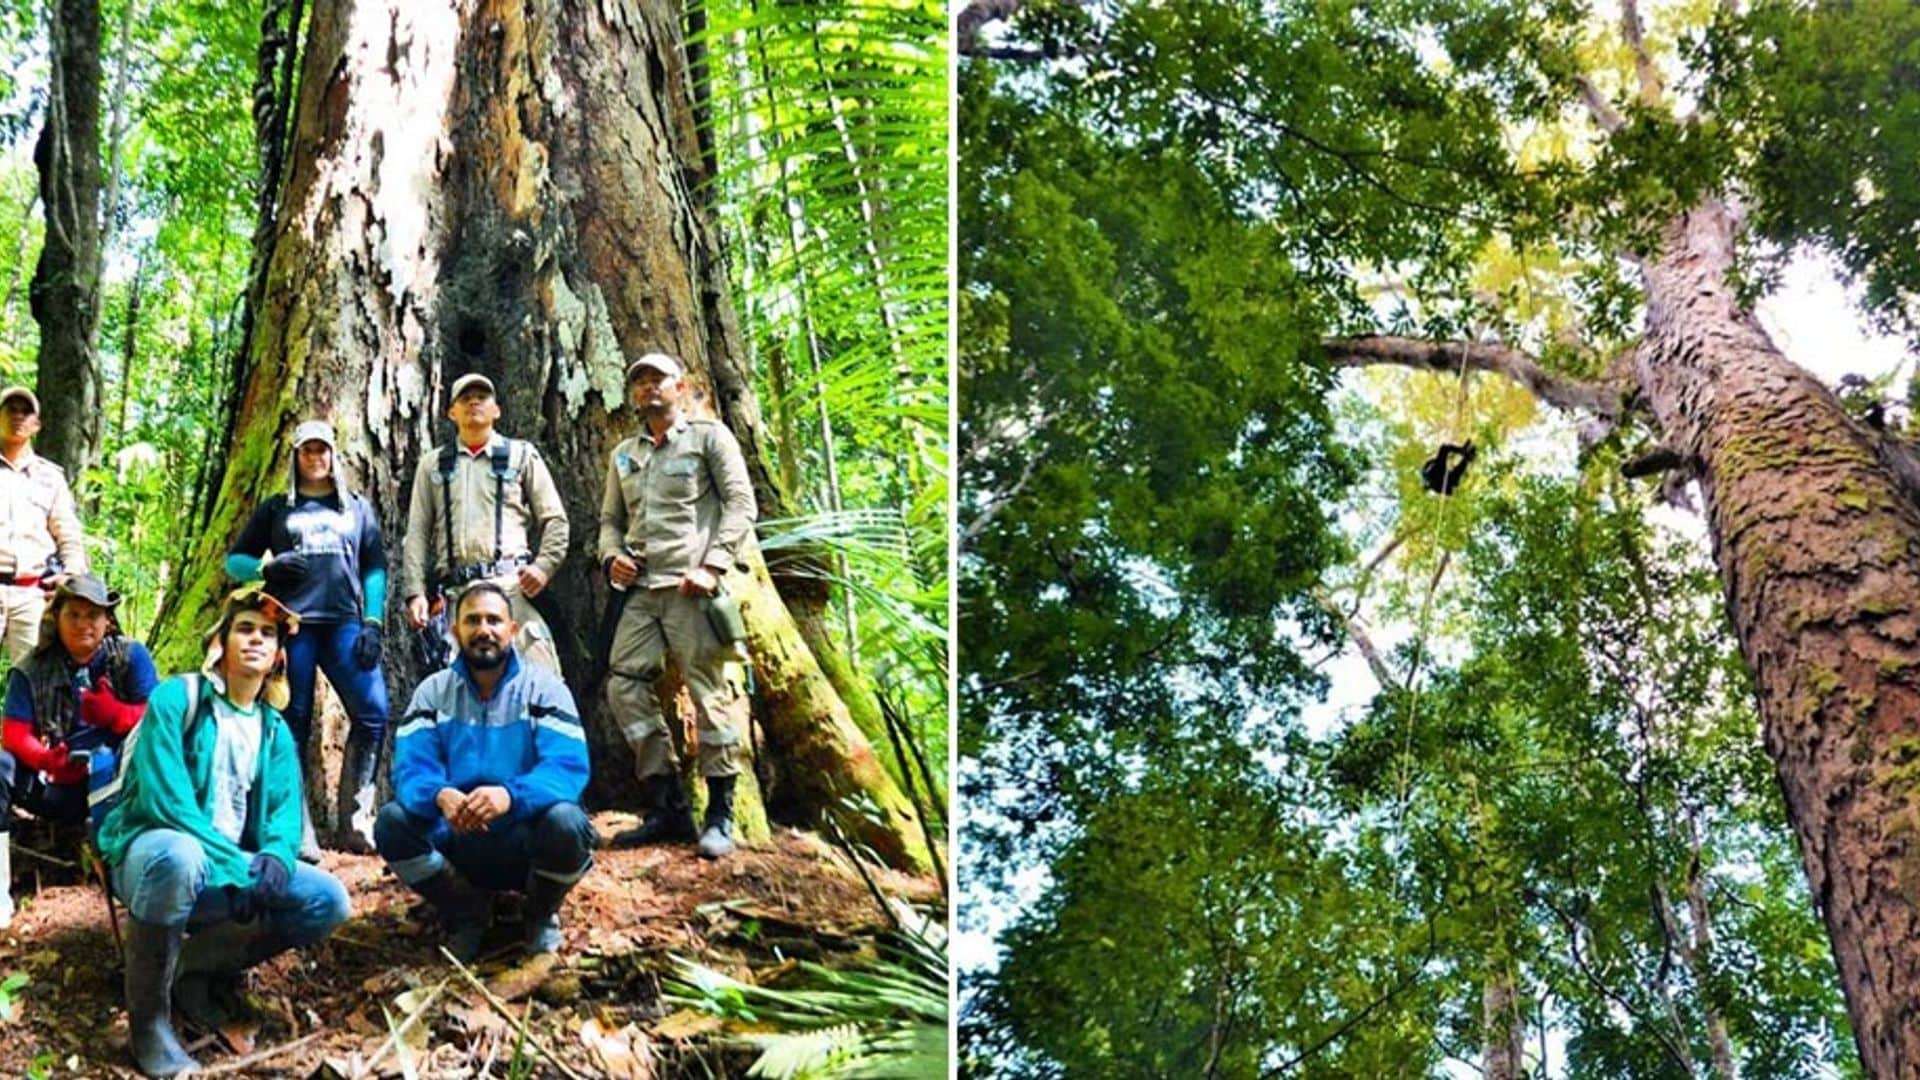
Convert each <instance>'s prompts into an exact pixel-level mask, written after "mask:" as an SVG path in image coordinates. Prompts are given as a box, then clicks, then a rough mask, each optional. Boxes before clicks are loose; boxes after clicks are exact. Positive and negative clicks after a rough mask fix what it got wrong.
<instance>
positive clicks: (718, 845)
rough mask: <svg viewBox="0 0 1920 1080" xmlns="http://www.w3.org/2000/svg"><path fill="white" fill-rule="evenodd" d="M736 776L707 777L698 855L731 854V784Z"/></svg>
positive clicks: (721, 856) (711, 856) (709, 856)
mask: <svg viewBox="0 0 1920 1080" xmlns="http://www.w3.org/2000/svg"><path fill="white" fill-rule="evenodd" d="M738 779H739V777H737V776H709V777H707V819H706V827H705V828H703V829H701V830H700V857H701V858H703V859H721V858H725V857H726V856H728V855H731V854H733V784H734V781H735V780H738Z"/></svg>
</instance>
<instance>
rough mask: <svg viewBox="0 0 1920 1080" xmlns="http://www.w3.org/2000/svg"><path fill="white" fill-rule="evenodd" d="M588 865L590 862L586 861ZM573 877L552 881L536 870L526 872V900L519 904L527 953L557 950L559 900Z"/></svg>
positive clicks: (564, 895)
mask: <svg viewBox="0 0 1920 1080" xmlns="http://www.w3.org/2000/svg"><path fill="white" fill-rule="evenodd" d="M588 865H589V866H591V865H592V864H588ZM575 884H577V882H573V881H555V880H553V879H552V878H550V877H545V876H543V875H542V874H541V873H540V872H539V871H537V870H536V871H534V872H533V873H530V874H528V875H527V902H526V905H525V907H524V908H523V912H524V919H525V922H524V923H523V924H522V925H523V926H524V927H525V930H524V933H525V940H526V944H527V951H528V952H530V953H550V952H559V951H560V943H561V940H562V939H561V936H560V904H561V901H563V900H565V899H566V898H567V893H569V892H571V891H573V887H574V885H575Z"/></svg>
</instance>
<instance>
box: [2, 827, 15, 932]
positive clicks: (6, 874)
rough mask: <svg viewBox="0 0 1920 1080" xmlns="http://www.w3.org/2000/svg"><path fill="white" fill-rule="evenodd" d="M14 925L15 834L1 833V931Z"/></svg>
mask: <svg viewBox="0 0 1920 1080" xmlns="http://www.w3.org/2000/svg"><path fill="white" fill-rule="evenodd" d="M12 925H13V834H12V833H10V832H0V930H5V929H6V928H7V927H9V926H12Z"/></svg>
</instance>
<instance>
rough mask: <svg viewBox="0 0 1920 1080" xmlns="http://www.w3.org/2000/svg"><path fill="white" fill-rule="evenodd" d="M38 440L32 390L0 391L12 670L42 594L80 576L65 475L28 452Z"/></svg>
mask: <svg viewBox="0 0 1920 1080" xmlns="http://www.w3.org/2000/svg"><path fill="white" fill-rule="evenodd" d="M39 433H40V399H39V398H37V397H35V396H34V395H33V391H31V390H29V389H27V388H26V387H24V386H9V387H7V388H6V389H5V390H0V634H4V636H5V638H6V643H7V657H8V658H9V659H10V660H11V661H12V662H13V663H15V664H18V663H20V662H22V661H23V660H25V659H26V657H27V654H28V653H29V652H31V651H32V650H33V646H34V639H35V637H36V636H37V635H38V634H39V632H40V613H41V612H42V611H44V610H45V609H46V606H47V594H46V591H45V589H46V588H49V587H51V586H52V585H56V584H58V583H59V580H60V577H61V575H63V574H84V573H86V571H87V549H86V547H85V545H84V544H83V542H82V540H81V535H80V517H79V515H78V514H77V513H75V511H74V508H73V492H72V490H71V489H69V488H68V487H67V474H66V473H65V472H63V471H61V469H60V466H58V465H55V464H54V463H53V462H51V461H48V460H47V459H46V458H43V457H41V456H39V455H38V454H35V453H34V452H33V446H32V443H33V437H34V436H35V435H37V434H39Z"/></svg>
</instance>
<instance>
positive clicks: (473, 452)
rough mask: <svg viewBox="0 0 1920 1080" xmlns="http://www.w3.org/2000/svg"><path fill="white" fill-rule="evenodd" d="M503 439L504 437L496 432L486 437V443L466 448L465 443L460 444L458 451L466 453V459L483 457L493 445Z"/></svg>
mask: <svg viewBox="0 0 1920 1080" xmlns="http://www.w3.org/2000/svg"><path fill="white" fill-rule="evenodd" d="M504 437H505V436H503V435H501V434H500V433H499V432H497V431H496V432H494V433H493V434H491V435H489V436H487V441H486V442H483V443H481V444H480V445H479V446H468V445H467V444H466V443H461V444H460V449H462V450H464V451H466V454H467V456H468V457H484V456H485V455H486V452H487V451H489V450H491V449H493V444H494V443H495V442H497V441H498V440H500V439H502V438H504Z"/></svg>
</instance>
